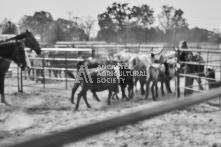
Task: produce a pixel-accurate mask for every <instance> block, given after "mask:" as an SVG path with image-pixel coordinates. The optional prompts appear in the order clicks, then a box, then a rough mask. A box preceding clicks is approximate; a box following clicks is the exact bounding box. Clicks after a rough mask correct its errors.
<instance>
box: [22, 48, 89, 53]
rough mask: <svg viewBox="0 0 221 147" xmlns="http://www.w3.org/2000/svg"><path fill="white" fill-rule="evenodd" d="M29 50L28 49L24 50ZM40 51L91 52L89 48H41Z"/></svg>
mask: <svg viewBox="0 0 221 147" xmlns="http://www.w3.org/2000/svg"><path fill="white" fill-rule="evenodd" d="M25 49H26V50H29V48H25ZM41 50H42V51H61V52H79V51H81V52H91V51H92V50H93V49H91V48H41Z"/></svg>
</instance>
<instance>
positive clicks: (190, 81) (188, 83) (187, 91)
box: [184, 77, 194, 96]
mask: <svg viewBox="0 0 221 147" xmlns="http://www.w3.org/2000/svg"><path fill="white" fill-rule="evenodd" d="M193 80H194V78H191V77H185V87H187V88H192V87H193ZM191 93H192V90H190V89H185V90H184V96H186V95H189V94H191Z"/></svg>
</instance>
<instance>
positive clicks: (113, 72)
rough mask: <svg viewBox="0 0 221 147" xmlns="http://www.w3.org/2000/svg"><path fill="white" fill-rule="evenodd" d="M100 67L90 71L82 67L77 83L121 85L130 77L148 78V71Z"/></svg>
mask: <svg viewBox="0 0 221 147" xmlns="http://www.w3.org/2000/svg"><path fill="white" fill-rule="evenodd" d="M122 68H123V70H119V66H115V65H100V66H98V67H97V68H96V69H89V68H88V66H87V65H81V66H80V68H79V71H78V73H77V77H76V81H75V82H76V83H80V82H85V83H120V81H121V82H123V83H124V80H125V77H128V76H148V75H147V72H146V71H132V70H130V69H129V68H128V66H124V67H121V69H122Z"/></svg>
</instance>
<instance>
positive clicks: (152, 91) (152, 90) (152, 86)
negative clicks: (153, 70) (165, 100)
mask: <svg viewBox="0 0 221 147" xmlns="http://www.w3.org/2000/svg"><path fill="white" fill-rule="evenodd" d="M154 86H155V83H154V82H152V85H151V93H152V98H153V100H154V101H156V98H155V94H154Z"/></svg>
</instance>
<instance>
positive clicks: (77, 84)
mask: <svg viewBox="0 0 221 147" xmlns="http://www.w3.org/2000/svg"><path fill="white" fill-rule="evenodd" d="M79 86H80V83H77V82H76V83H74V86H73V88H72V92H71V103H72V104H74V94H75V92H76V90H77V89H78V87H79Z"/></svg>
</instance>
